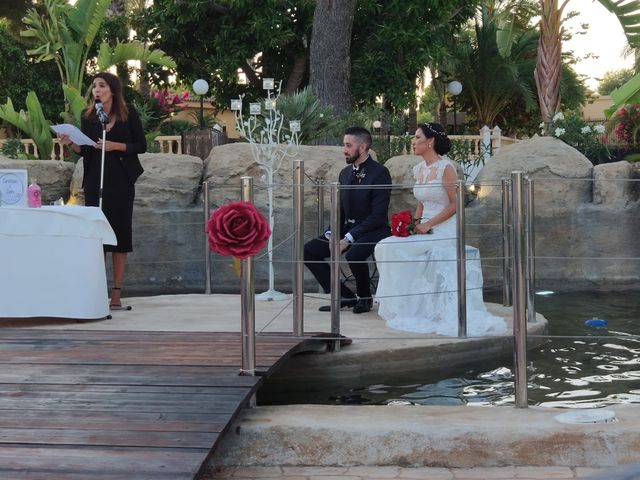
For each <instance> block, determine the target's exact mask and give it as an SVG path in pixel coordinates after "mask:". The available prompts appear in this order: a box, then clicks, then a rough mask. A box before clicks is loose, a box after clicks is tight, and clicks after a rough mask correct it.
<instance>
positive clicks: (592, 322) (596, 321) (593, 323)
mask: <svg viewBox="0 0 640 480" xmlns="http://www.w3.org/2000/svg"><path fill="white" fill-rule="evenodd" d="M584 324H585V325H586V326H587V327H606V326H607V325H609V322H607V321H606V320H605V319H604V318H590V319H589V320H585V321H584Z"/></svg>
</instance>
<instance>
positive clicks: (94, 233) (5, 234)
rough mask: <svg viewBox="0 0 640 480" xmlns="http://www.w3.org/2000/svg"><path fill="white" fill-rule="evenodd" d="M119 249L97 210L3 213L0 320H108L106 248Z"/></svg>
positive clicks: (44, 209) (3, 209)
mask: <svg viewBox="0 0 640 480" xmlns="http://www.w3.org/2000/svg"><path fill="white" fill-rule="evenodd" d="M116 243H117V241H116V237H115V234H114V233H113V229H112V228H111V226H110V225H109V222H108V221H107V219H106V217H105V216H104V214H103V213H102V211H101V210H100V209H99V208H97V207H81V206H51V207H42V208H13V207H1V208H0V318H16V317H24V318H27V317H61V318H77V319H97V318H103V317H106V316H107V315H108V314H109V299H108V295H107V278H106V272H105V266H104V253H103V248H102V245H103V244H106V245H116Z"/></svg>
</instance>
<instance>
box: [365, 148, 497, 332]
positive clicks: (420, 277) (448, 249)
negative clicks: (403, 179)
mask: <svg viewBox="0 0 640 480" xmlns="http://www.w3.org/2000/svg"><path fill="white" fill-rule="evenodd" d="M449 165H450V166H451V167H452V168H454V169H455V166H454V165H453V163H452V162H451V160H449V159H447V158H446V157H445V158H441V159H440V160H439V161H437V162H436V163H434V164H433V165H431V166H427V165H426V163H425V162H420V164H419V165H416V166H415V167H414V169H413V174H414V177H415V178H416V182H417V183H416V185H415V186H414V188H413V194H414V196H415V198H416V199H417V200H418V201H419V202H422V205H423V206H424V210H423V214H422V221H426V220H428V219H430V218H432V217H434V216H435V215H437V214H438V213H439V212H440V211H442V210H443V209H444V208H445V207H446V206H447V205H449V196H448V195H447V191H446V189H445V188H444V186H443V185H442V176H443V173H444V170H445V167H447V166H449ZM434 170H435V172H434ZM375 256H376V263H377V266H378V271H379V273H380V281H379V283H378V289H377V292H376V301H377V302H378V303H379V309H378V314H379V315H380V316H381V317H382V318H384V319H385V320H386V322H387V325H388V326H389V327H391V328H393V329H396V330H405V331H409V332H420V333H435V334H439V335H447V336H457V335H458V293H457V290H458V280H457V275H458V273H457V264H456V216H455V215H454V216H452V217H451V218H449V219H448V220H446V221H445V222H443V223H441V224H438V225H436V226H435V227H434V229H433V233H432V234H429V235H410V236H409V237H388V238H385V239H384V240H382V241H381V242H379V243H378V245H377V246H376V249H375ZM468 257H469V256H468ZM466 266H467V272H466V273H467V336H479V335H500V334H503V333H506V330H507V325H506V322H505V321H504V319H503V318H501V317H496V316H494V315H491V314H490V313H489V312H488V311H487V308H486V306H485V304H484V302H483V299H482V269H481V265H480V259H479V258H476V259H470V258H467V262H466Z"/></svg>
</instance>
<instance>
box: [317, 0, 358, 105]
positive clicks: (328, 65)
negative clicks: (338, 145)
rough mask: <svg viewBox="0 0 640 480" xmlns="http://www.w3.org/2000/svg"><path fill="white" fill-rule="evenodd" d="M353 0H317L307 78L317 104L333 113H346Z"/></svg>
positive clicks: (348, 92) (349, 85) (349, 86)
mask: <svg viewBox="0 0 640 480" xmlns="http://www.w3.org/2000/svg"><path fill="white" fill-rule="evenodd" d="M356 4H357V0H317V1H316V9H315V12H314V15H313V34H312V36H311V45H310V58H309V64H310V65H309V66H310V81H309V83H310V84H311V87H312V88H313V91H314V92H315V94H316V95H317V96H318V99H319V100H320V104H321V105H323V106H329V105H330V106H332V107H333V111H334V113H336V114H342V113H346V112H349V111H350V110H351V107H352V106H353V95H352V94H351V30H352V28H353V19H354V17H355V11H356Z"/></svg>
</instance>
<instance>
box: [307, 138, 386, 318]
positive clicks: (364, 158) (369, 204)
mask: <svg viewBox="0 0 640 480" xmlns="http://www.w3.org/2000/svg"><path fill="white" fill-rule="evenodd" d="M343 144H344V148H343V150H342V151H343V153H344V156H345V159H346V161H347V166H346V167H345V168H344V169H343V170H342V171H341V172H340V177H339V179H338V181H339V183H340V185H343V186H345V188H341V189H340V225H341V228H340V236H341V240H340V252H341V253H342V252H345V251H346V252H347V253H346V254H345V258H346V259H347V262H348V263H349V268H350V269H351V272H352V273H353V276H354V278H355V280H356V292H357V297H356V294H355V293H353V291H351V290H350V289H349V288H348V287H347V286H346V285H345V284H344V283H342V285H341V300H340V308H345V307H347V308H351V307H353V313H365V312H368V311H369V310H371V307H372V306H373V299H372V297H371V283H370V279H369V265H368V263H367V262H366V260H367V258H369V256H371V254H372V253H373V249H374V248H375V246H376V243H377V242H379V241H380V240H382V239H383V238H385V237H388V236H389V235H391V230H390V228H389V222H388V220H387V211H388V210H389V200H390V197H391V175H389V170H388V169H387V167H385V166H383V165H381V164H380V163H378V162H376V161H375V160H373V159H372V158H371V156H370V155H369V148H370V147H371V134H370V133H369V131H368V130H367V129H366V128H362V127H350V128H348V129H347V130H346V131H345V132H344V142H343ZM379 185H385V186H388V188H380V187H379ZM330 237H331V232H330V231H327V232H325V234H324V235H323V236H320V237H318V238H315V239H313V240H310V241H308V242H307V243H306V244H305V246H304V260H305V265H306V266H307V268H308V269H309V270H310V271H311V273H313V275H314V276H315V277H316V280H318V283H319V284H320V286H322V288H323V289H324V291H325V293H329V292H330V290H331V289H330V287H331V281H330V280H331V275H330V272H331V269H330V267H329V264H328V263H327V262H326V261H325V258H327V257H329V256H330V255H331V252H330V251H329V240H328V239H329V238H330ZM320 311H321V312H328V311H331V306H330V305H325V306H322V307H320Z"/></svg>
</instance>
